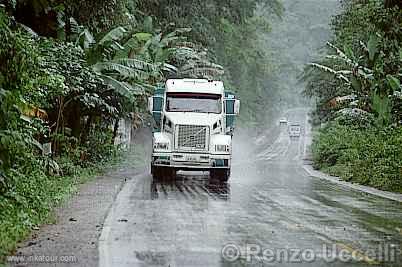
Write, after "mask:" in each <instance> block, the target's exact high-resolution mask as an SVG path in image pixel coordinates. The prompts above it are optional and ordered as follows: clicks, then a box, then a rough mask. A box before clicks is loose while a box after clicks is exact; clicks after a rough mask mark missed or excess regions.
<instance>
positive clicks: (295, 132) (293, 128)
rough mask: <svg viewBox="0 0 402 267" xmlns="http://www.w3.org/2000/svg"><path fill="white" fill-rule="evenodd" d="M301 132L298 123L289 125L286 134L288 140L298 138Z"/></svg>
mask: <svg viewBox="0 0 402 267" xmlns="http://www.w3.org/2000/svg"><path fill="white" fill-rule="evenodd" d="M301 131H302V128H301V125H300V124H299V123H292V124H290V125H289V129H288V132H289V137H290V138H299V137H300V135H301Z"/></svg>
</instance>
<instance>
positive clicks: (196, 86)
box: [148, 79, 240, 181]
mask: <svg viewBox="0 0 402 267" xmlns="http://www.w3.org/2000/svg"><path fill="white" fill-rule="evenodd" d="M148 109H149V110H150V111H151V113H152V115H153V118H154V130H153V139H152V140H153V141H152V147H153V150H152V161H151V173H152V175H153V177H154V179H159V178H164V177H169V178H171V177H174V176H175V175H176V171H178V170H199V171H209V172H210V177H211V178H213V179H218V180H220V181H227V180H228V179H229V176H230V167H231V160H232V136H233V131H234V123H235V117H236V115H237V114H238V113H239V109H240V101H239V100H238V99H236V97H235V95H234V94H233V93H231V92H229V91H225V88H224V85H223V82H221V81H209V80H203V79H170V80H167V81H166V84H165V87H164V88H160V89H157V90H156V91H155V94H154V96H152V97H150V98H149V100H148Z"/></svg>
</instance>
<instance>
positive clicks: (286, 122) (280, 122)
mask: <svg viewBox="0 0 402 267" xmlns="http://www.w3.org/2000/svg"><path fill="white" fill-rule="evenodd" d="M287 124H288V119H286V118H282V119H280V120H279V125H287Z"/></svg>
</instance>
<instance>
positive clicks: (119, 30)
mask: <svg viewBox="0 0 402 267" xmlns="http://www.w3.org/2000/svg"><path fill="white" fill-rule="evenodd" d="M126 33H127V30H126V29H124V28H123V27H121V26H119V27H116V28H114V29H113V30H111V31H110V32H108V33H107V34H106V35H105V36H103V38H102V39H101V40H100V41H99V42H98V44H100V45H103V44H104V43H106V42H110V41H120V40H121V39H123V38H124V36H125V35H126Z"/></svg>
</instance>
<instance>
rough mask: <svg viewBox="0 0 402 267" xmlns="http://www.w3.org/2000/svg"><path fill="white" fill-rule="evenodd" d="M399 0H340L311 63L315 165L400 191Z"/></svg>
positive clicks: (307, 77)
mask: <svg viewBox="0 0 402 267" xmlns="http://www.w3.org/2000/svg"><path fill="white" fill-rule="evenodd" d="M401 7H402V5H401V3H400V1H392V0H385V1H384V0H366V1H360V0H347V1H342V4H341V8H342V10H341V13H340V14H339V15H337V16H335V17H334V18H333V21H332V28H333V31H334V37H333V40H332V41H331V42H328V43H327V47H328V50H327V51H328V54H327V55H326V56H323V57H321V58H319V59H317V61H316V62H314V63H311V64H309V65H308V67H306V70H305V75H304V78H305V80H306V82H307V85H306V89H305V94H306V95H308V96H310V97H312V98H313V99H314V100H315V101H316V108H315V110H314V112H313V114H312V121H313V124H314V125H315V126H317V127H318V134H317V135H316V136H315V139H314V142H313V146H312V148H313V155H314V162H315V166H316V167H317V168H319V169H323V170H324V171H326V172H328V173H330V174H332V175H336V176H340V177H342V178H343V179H345V180H347V181H352V182H357V183H361V184H364V185H369V186H373V187H376V188H379V189H383V190H389V191H397V192H402V150H401V149H402V87H401V79H402V70H401V67H402V12H401Z"/></svg>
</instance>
